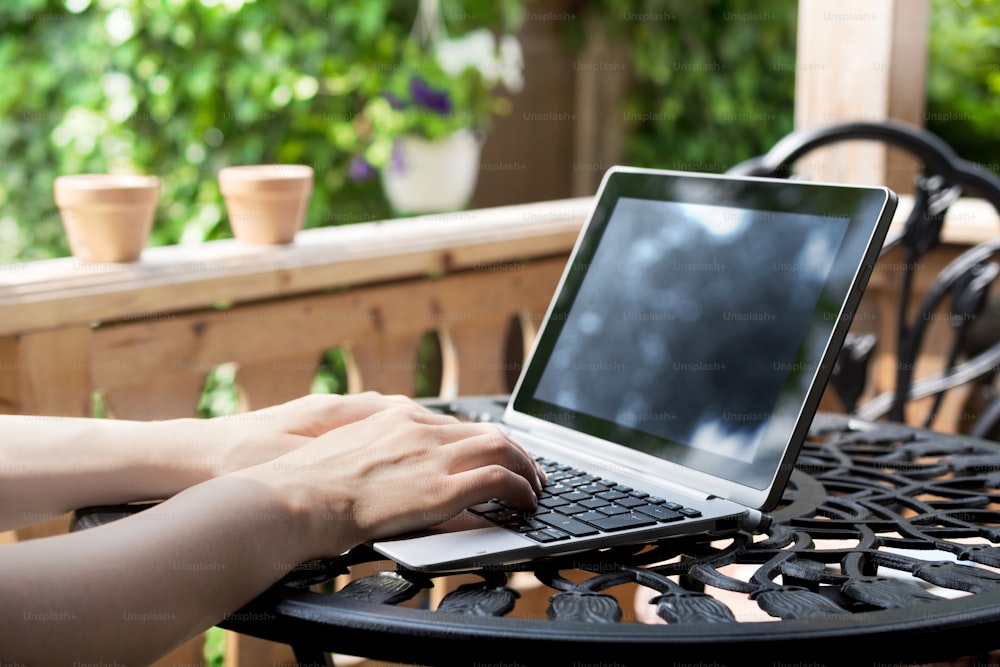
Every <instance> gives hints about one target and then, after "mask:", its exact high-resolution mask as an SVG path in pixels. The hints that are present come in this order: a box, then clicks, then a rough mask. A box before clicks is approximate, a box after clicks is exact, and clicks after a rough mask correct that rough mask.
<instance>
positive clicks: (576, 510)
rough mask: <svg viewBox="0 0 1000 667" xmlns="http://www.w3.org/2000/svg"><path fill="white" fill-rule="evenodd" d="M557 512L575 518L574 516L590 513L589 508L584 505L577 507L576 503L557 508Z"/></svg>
mask: <svg viewBox="0 0 1000 667" xmlns="http://www.w3.org/2000/svg"><path fill="white" fill-rule="evenodd" d="M556 511H557V512H559V514H565V515H566V516H573V515H574V514H580V513H581V512H589V511H590V508H589V507H584V506H583V505H577V504H576V503H570V504H569V505H563V506H562V507H557V508H556Z"/></svg>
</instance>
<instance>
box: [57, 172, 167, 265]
mask: <svg viewBox="0 0 1000 667" xmlns="http://www.w3.org/2000/svg"><path fill="white" fill-rule="evenodd" d="M53 190H54V194H55V200H56V206H58V207H59V213H60V216H61V217H62V222H63V228H64V229H65V230H66V236H67V238H68V240H69V247H70V251H71V252H72V253H73V256H74V257H77V258H79V259H81V260H83V261H85V262H134V261H136V260H138V259H139V256H140V255H141V254H142V249H143V248H145V247H146V242H147V241H148V240H149V234H150V232H151V231H152V229H153V218H154V217H155V215H156V204H157V203H158V202H159V199H160V181H159V179H157V178H156V177H154V176H136V175H126V174H74V175H69V176H59V177H57V178H56V180H55V183H54V186H53Z"/></svg>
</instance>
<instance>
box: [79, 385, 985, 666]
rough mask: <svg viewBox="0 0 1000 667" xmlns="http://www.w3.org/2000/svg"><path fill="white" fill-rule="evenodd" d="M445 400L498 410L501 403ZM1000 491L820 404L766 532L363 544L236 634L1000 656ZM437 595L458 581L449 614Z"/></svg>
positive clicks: (959, 444)
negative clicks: (404, 551)
mask: <svg viewBox="0 0 1000 667" xmlns="http://www.w3.org/2000/svg"><path fill="white" fill-rule="evenodd" d="M438 407H440V408H442V409H447V410H448V411H451V412H456V413H459V414H462V415H465V416H468V417H470V418H474V419H484V418H491V417H493V416H495V415H497V414H498V413H499V405H498V403H497V401H495V400H493V399H492V398H490V397H482V398H478V399H467V400H464V401H458V402H456V403H453V404H440V405H439V406H438ZM998 487H1000V446H997V445H996V444H994V443H991V442H986V441H982V440H977V439H972V438H966V437H962V436H953V435H942V434H938V433H933V432H930V431H924V430H919V429H911V428H908V427H904V426H901V425H898V424H892V423H868V422H859V421H856V420H853V419H849V418H847V417H845V416H839V415H826V414H821V415H819V416H817V418H816V419H815V421H814V423H813V428H812V432H811V435H810V437H809V441H808V443H807V445H806V447H805V449H804V450H803V452H802V454H801V456H800V457H799V461H798V465H797V470H796V471H795V473H794V474H793V475H792V478H791V482H790V483H789V485H788V488H787V491H786V493H785V495H784V500H783V502H782V505H781V506H780V507H779V509H778V510H777V511H775V512H774V514H773V519H774V521H773V523H772V525H771V527H770V528H769V529H768V531H767V532H766V534H762V535H753V536H752V535H742V534H741V535H738V536H737V537H735V538H729V539H726V540H722V541H716V542H713V541H710V540H709V539H707V538H704V537H688V538H671V539H665V540H662V541H660V542H659V543H657V544H655V545H652V546H646V547H634V548H614V549H609V550H605V551H598V552H592V553H588V554H582V555H581V554H576V555H573V556H567V557H563V558H560V559H551V560H545V561H535V562H531V563H525V564H521V565H515V566H510V567H504V568H495V569H490V570H479V571H475V572H472V573H470V575H471V576H466V575H463V576H461V577H448V576H441V577H436V576H428V575H424V574H419V573H414V572H410V571H405V570H400V569H398V568H396V567H395V566H394V565H393V564H392V563H388V562H385V561H384V560H383V559H382V557H381V556H379V555H378V554H376V553H374V552H373V551H371V550H369V549H367V548H363V547H361V548H358V549H355V550H353V551H352V552H350V553H349V554H346V555H344V556H342V557H340V558H336V559H331V560H323V561H315V562H309V563H305V564H303V565H302V566H301V567H300V568H299V569H297V570H295V571H293V572H291V573H290V574H289V576H287V577H286V578H285V579H284V580H283V581H282V582H280V583H279V584H277V585H276V586H274V587H273V588H272V589H270V590H269V591H267V592H266V593H264V594H263V595H261V596H260V597H259V598H257V599H256V600H254V601H253V602H252V603H250V604H249V605H247V606H246V607H245V608H244V609H242V610H240V611H239V612H237V613H235V614H233V615H232V616H230V617H228V618H227V619H226V620H225V621H224V622H223V623H222V624H221V625H222V626H223V627H225V628H228V629H230V630H235V631H237V632H241V633H246V634H249V635H253V636H256V637H260V638H263V639H270V640H274V641H279V642H284V643H288V644H290V645H292V646H293V647H294V649H295V652H296V656H297V658H298V659H299V661H300V664H302V665H305V664H309V665H312V664H319V665H326V664H330V658H329V656H328V655H327V653H328V652H335V653H342V654H348V655H363V656H367V657H371V658H376V659H382V660H390V661H395V662H406V663H413V664H424V665H463V666H466V667H487V666H489V665H494V666H497V667H507V666H514V665H517V666H522V665H531V664H540V665H560V664H563V665H574V666H575V667H584V666H585V665H605V666H609V667H610V666H612V665H633V664H642V665H650V664H655V665H673V666H675V667H680V666H682V665H743V664H768V665H780V664H796V665H835V664H849V665H860V664H881V665H887V664H908V663H924V662H931V661H938V660H951V659H954V658H958V657H962V656H977V655H979V656H982V655H985V654H986V653H988V652H989V651H991V650H993V649H997V648H1000V635H995V634H994V633H997V632H998V631H1000V569H998V568H1000V548H998V542H1000V513H998V511H997V508H998V501H1000V489H998ZM84 519H86V517H84ZM90 520H92V521H100V520H102V518H101V515H100V514H99V513H98V514H96V515H93V516H91V517H90ZM379 561H381V562H379ZM371 563H376V565H375V566H374V567H375V568H377V570H378V571H377V572H375V573H374V574H373V573H372V572H373V570H372V565H371ZM366 567H367V572H368V573H369V574H368V575H367V576H358V575H355V578H353V579H351V580H349V582H348V583H347V584H346V585H343V582H344V580H345V579H347V578H340V579H337V581H338V582H341V583H340V584H338V585H334V584H332V583H331V582H333V581H334V579H335V578H337V577H339V576H340V575H344V574H347V573H348V572H350V571H351V570H354V571H355V572H357V571H358V570H359V569H362V568H366ZM517 572H528V573H530V575H524V574H520V575H518V577H521V578H522V579H523V578H524V577H525V576H533V577H534V578H535V579H537V580H538V582H540V585H544V586H545V587H546V590H547V591H548V593H550V594H551V597H550V598H549V601H548V608H547V610H546V612H545V617H544V618H542V617H540V615H536V616H535V617H533V618H517V617H516V616H517V614H518V608H517V604H518V597H519V593H518V592H517V591H516V590H514V589H513V588H511V586H510V581H511V577H512V576H513V574H514V573H517ZM622 584H639V585H641V586H642V587H643V588H638V589H636V590H637V592H638V594H637V595H635V596H634V599H635V600H636V601H637V602H636V604H635V605H634V606H633V607H632V608H631V609H629V608H628V605H626V609H625V610H623V608H622V607H623V605H622V604H621V603H620V602H619V599H618V598H616V597H615V596H614V595H612V594H611V592H613V591H612V590H611V589H614V590H621V589H616V588H615V587H617V586H620V585H622ZM431 586H438V587H447V588H448V589H449V592H447V594H445V595H443V599H440V602H439V604H437V605H436V607H435V608H434V609H429V608H426V607H427V606H428V605H426V600H427V599H429V598H427V597H426V591H427V589H428V588H429V587H431ZM333 588H339V590H336V591H335V592H334V591H333V590H332V589H333ZM450 589H453V590H450ZM439 597H440V596H439ZM421 601H424V604H422V603H421ZM401 603H406V605H407V606H401ZM747 609H750V610H752V611H750V612H747ZM637 613H638V615H639V617H643V616H646V617H647V620H648V619H649V618H652V619H654V620H656V621H658V623H648V622H635V618H636V615H637ZM623 619H627V620H623Z"/></svg>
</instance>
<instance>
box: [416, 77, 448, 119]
mask: <svg viewBox="0 0 1000 667" xmlns="http://www.w3.org/2000/svg"><path fill="white" fill-rule="evenodd" d="M410 95H412V96H413V101H414V102H415V103H416V104H417V106H422V107H424V108H426V109H430V110H431V111H435V112H437V113H439V114H441V115H445V114H449V113H451V109H452V103H451V97H449V96H448V93H447V91H443V90H434V89H433V88H431V87H430V86H428V85H427V82H426V81H424V80H423V79H422V78H420V77H419V76H417V75H416V74H414V75H413V77H411V78H410Z"/></svg>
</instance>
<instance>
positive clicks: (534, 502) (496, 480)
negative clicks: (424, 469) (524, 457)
mask: <svg viewBox="0 0 1000 667" xmlns="http://www.w3.org/2000/svg"><path fill="white" fill-rule="evenodd" d="M449 481H450V483H451V484H452V485H453V488H454V495H455V497H456V499H457V500H458V502H459V505H457V506H458V507H459V508H464V507H469V506H471V505H475V504H477V503H483V502H486V501H487V500H490V499H492V498H499V499H500V500H503V501H504V502H505V503H509V504H511V505H512V506H514V507H517V508H520V509H525V510H534V509H536V508H537V507H538V497H537V496H536V495H535V492H534V491H533V490H532V488H531V484H530V483H529V482H528V480H527V479H526V478H525V477H524V476H522V475H519V474H517V473H516V472H514V471H512V470H509V469H508V468H506V467H505V466H502V465H488V466H483V467H479V468H472V469H470V470H465V471H463V472H459V473H455V474H453V475H452V476H451V477H450V478H449Z"/></svg>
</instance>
